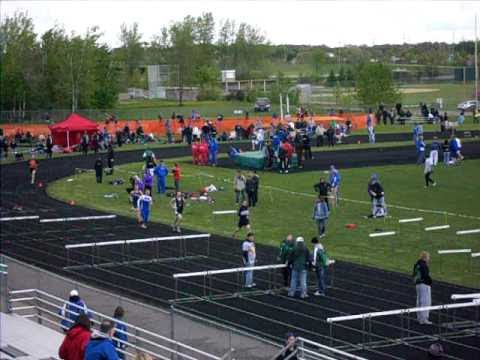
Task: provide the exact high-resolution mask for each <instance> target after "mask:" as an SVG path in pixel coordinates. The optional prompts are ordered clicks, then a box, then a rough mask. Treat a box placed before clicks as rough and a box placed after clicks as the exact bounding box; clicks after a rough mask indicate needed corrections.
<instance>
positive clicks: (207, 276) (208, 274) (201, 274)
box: [172, 264, 287, 301]
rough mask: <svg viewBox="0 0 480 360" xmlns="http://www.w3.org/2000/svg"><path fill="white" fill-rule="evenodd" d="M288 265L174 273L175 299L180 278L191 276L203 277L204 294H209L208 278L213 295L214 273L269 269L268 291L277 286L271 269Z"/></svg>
mask: <svg viewBox="0 0 480 360" xmlns="http://www.w3.org/2000/svg"><path fill="white" fill-rule="evenodd" d="M286 266H287V265H286V264H272V265H260V266H250V267H238V268H230V269H219V270H206V271H196V272H189V273H176V274H173V275H172V277H173V279H174V280H175V301H177V300H178V279H184V278H189V277H203V296H207V279H208V281H209V284H210V285H209V286H208V288H209V290H210V295H211V290H212V286H211V280H212V279H211V276H212V275H220V274H232V273H235V274H240V273H243V272H246V271H256V270H269V276H268V290H266V291H267V292H270V291H272V290H273V288H274V287H275V276H274V275H273V276H272V275H271V273H270V271H271V270H276V269H283V268H285V267H286ZM272 280H273V284H272ZM237 282H240V280H239V279H238V277H237ZM238 285H239V284H238ZM272 285H273V287H272Z"/></svg>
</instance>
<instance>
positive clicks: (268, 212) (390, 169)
mask: <svg viewBox="0 0 480 360" xmlns="http://www.w3.org/2000/svg"><path fill="white" fill-rule="evenodd" d="M173 161H174V160H169V161H168V162H167V164H169V165H171V164H172V162H173ZM180 161H181V166H182V169H183V174H184V175H185V177H184V179H183V182H182V188H183V190H184V191H197V190H198V189H200V188H202V187H204V186H206V185H209V184H214V185H216V186H217V187H223V188H224V190H222V191H219V192H217V193H213V197H214V198H215V204H214V205H208V204H206V203H198V202H193V201H189V202H187V208H186V210H185V214H184V215H185V223H184V225H185V227H188V228H191V229H195V230H199V231H208V232H212V233H216V234H221V235H227V236H230V235H231V234H232V232H233V230H234V221H233V218H232V216H231V215H225V216H223V217H217V218H216V219H215V218H214V217H213V216H212V211H213V210H231V209H236V206H235V204H234V193H233V189H232V179H233V176H234V170H232V169H225V168H212V167H197V166H193V165H191V164H190V163H189V160H188V159H180ZM142 165H143V164H141V163H135V164H128V165H125V166H120V167H118V170H117V171H116V174H115V177H116V178H117V177H121V178H123V179H125V180H127V179H128V178H129V176H131V174H132V173H135V172H137V173H138V172H140V171H141V168H142ZM323 170H324V169H319V171H318V172H303V173H292V174H289V175H280V174H276V173H271V172H260V173H259V174H260V177H261V187H260V194H259V198H260V202H259V204H258V207H256V208H254V209H253V210H252V216H251V217H252V220H251V222H252V226H253V230H254V231H255V233H256V237H257V241H258V242H260V243H263V244H269V245H273V246H277V245H278V244H279V243H280V242H281V240H282V239H283V238H284V237H285V235H286V234H288V233H292V234H294V235H296V236H298V235H302V236H304V237H305V238H306V239H310V238H311V237H312V236H314V235H315V234H316V226H315V224H314V222H313V220H312V219H311V215H312V209H313V203H314V199H315V197H314V193H313V184H314V183H315V182H316V181H318V178H319V177H320V176H322V175H325V174H323ZM373 172H375V173H378V174H379V175H380V179H381V181H382V184H383V186H384V188H385V191H386V200H387V205H388V208H389V217H388V218H387V219H365V218H364V216H365V215H367V214H368V213H369V209H370V202H369V197H368V195H367V192H366V186H367V181H368V179H369V177H370V175H371V174H372V173H373ZM341 174H342V186H341V197H342V201H341V202H340V206H339V207H337V208H335V209H333V211H332V213H331V216H330V220H329V224H328V228H327V236H326V237H325V238H324V239H323V243H324V245H326V247H327V249H328V251H329V252H330V254H331V255H332V256H333V257H335V258H338V259H343V260H348V261H353V262H357V263H362V264H368V265H373V266H376V267H380V268H384V269H388V270H395V271H401V272H407V273H409V272H410V270H411V266H412V264H413V262H414V261H415V260H416V258H417V256H418V254H419V252H420V251H421V250H424V249H426V250H429V251H430V252H431V253H432V255H433V256H432V264H431V267H432V272H433V277H434V278H435V279H442V280H446V281H450V282H454V283H458V284H463V285H468V286H476V287H478V286H480V280H479V279H480V263H479V262H478V258H477V259H471V260H472V262H471V263H470V259H469V258H468V257H467V256H465V255H464V254H463V255H445V256H442V257H440V256H439V255H437V254H436V251H437V250H439V249H452V248H453V249H455V248H471V249H472V251H474V252H478V251H480V242H479V240H480V238H479V236H478V234H477V235H465V236H461V237H460V236H456V235H455V232H456V231H457V230H463V229H473V228H478V227H479V225H480V204H479V203H478V202H477V201H474V200H476V199H479V198H480V196H479V195H480V190H479V188H478V178H479V176H480V160H469V161H465V162H464V163H463V164H462V165H461V166H456V167H449V168H444V167H443V166H439V167H438V168H437V170H436V171H435V173H434V178H435V179H436V180H437V181H438V184H439V185H438V186H437V187H435V188H429V189H425V188H424V186H423V185H424V183H423V167H419V166H415V165H406V166H384V167H369V168H360V169H349V170H341ZM71 178H73V181H68V182H67V181H66V179H62V180H59V181H57V182H55V183H53V184H52V185H50V186H49V188H48V192H49V194H50V195H51V196H53V197H55V198H58V199H61V200H64V201H70V200H74V201H75V202H76V203H77V204H78V205H83V206H87V207H92V208H96V209H99V210H103V211H106V212H114V213H118V214H122V215H127V216H131V217H133V213H132V211H131V209H130V205H129V204H128V201H127V194H126V192H125V190H124V188H125V186H120V187H114V186H112V185H109V184H108V183H107V182H108V180H109V178H108V177H107V178H106V181H104V183H103V184H101V185H97V184H96V183H95V179H94V174H93V173H89V174H80V175H76V176H73V177H71ZM169 185H171V179H169ZM107 193H116V194H118V198H105V197H104V195H105V194H107ZM168 201H169V198H167V197H159V196H154V205H153V210H152V214H153V221H159V222H164V223H167V224H169V223H171V221H172V220H173V214H172V210H171V209H170V207H169V206H168ZM414 217H423V218H424V221H423V222H420V223H411V224H403V225H402V226H401V227H400V226H399V224H398V219H401V218H414ZM132 221H133V219H132ZM349 223H355V224H357V225H358V227H357V228H356V229H354V230H349V229H347V228H346V227H345V225H346V224H349ZM443 224H449V225H451V228H450V229H447V230H441V231H437V232H430V233H426V232H425V231H424V230H423V229H424V227H426V226H435V225H443ZM388 230H394V231H397V232H399V233H398V234H397V235H395V236H391V237H378V238H369V236H368V234H370V233H373V232H376V231H388ZM241 236H243V234H242V235H241ZM260 260H261V259H260Z"/></svg>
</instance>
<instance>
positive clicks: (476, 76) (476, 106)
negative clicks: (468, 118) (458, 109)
mask: <svg viewBox="0 0 480 360" xmlns="http://www.w3.org/2000/svg"><path fill="white" fill-rule="evenodd" d="M477 19H478V16H477V14H475V100H476V101H475V109H476V112H475V113H476V114H478V24H477Z"/></svg>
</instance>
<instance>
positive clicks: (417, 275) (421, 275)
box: [413, 251, 432, 325]
mask: <svg viewBox="0 0 480 360" xmlns="http://www.w3.org/2000/svg"><path fill="white" fill-rule="evenodd" d="M429 262H430V254H429V253H428V252H426V251H422V252H421V253H420V259H419V260H418V261H417V262H416V263H415V265H414V266H413V282H414V284H415V288H416V291H417V307H424V306H431V305H432V293H431V287H432V278H431V277H430V270H429V268H428V263H429ZM428 316H429V311H428V310H426V311H419V312H417V320H418V322H419V323H420V324H422V325H430V324H432V322H431V321H430V320H428Z"/></svg>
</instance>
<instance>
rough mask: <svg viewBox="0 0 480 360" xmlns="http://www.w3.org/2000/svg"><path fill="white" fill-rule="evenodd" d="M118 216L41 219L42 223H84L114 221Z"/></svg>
mask: <svg viewBox="0 0 480 360" xmlns="http://www.w3.org/2000/svg"><path fill="white" fill-rule="evenodd" d="M116 217H117V215H114V214H113V215H99V216H79V217H67V218H55V219H41V220H40V222H41V223H51V222H64V221H65V222H66V221H82V220H100V219H114V218H116Z"/></svg>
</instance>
